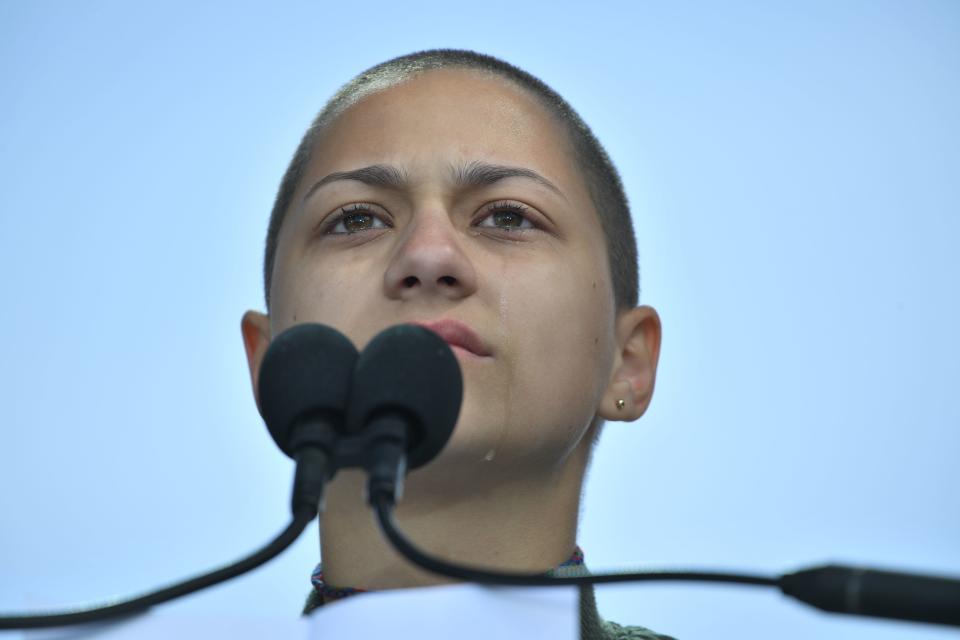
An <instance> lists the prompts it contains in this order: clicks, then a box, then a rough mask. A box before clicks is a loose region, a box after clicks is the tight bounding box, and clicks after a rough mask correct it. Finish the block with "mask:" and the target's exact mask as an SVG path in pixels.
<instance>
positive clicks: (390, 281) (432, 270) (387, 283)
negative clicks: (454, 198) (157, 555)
mask: <svg viewBox="0 0 960 640" xmlns="http://www.w3.org/2000/svg"><path fill="white" fill-rule="evenodd" d="M384 288H385V290H386V294H387V297H389V298H394V299H400V300H409V299H413V298H417V297H420V296H425V297H430V296H437V297H441V298H446V299H448V300H459V299H462V298H465V297H467V296H469V295H471V294H473V293H474V292H475V291H476V290H477V272H476V270H475V269H474V265H473V263H472V262H471V261H470V259H469V257H468V256H467V255H466V253H464V248H463V246H462V245H461V237H460V232H459V231H457V229H456V228H455V227H454V225H453V223H452V222H451V220H450V217H449V216H448V215H447V213H446V212H444V211H433V212H429V213H428V212H423V214H422V215H419V216H416V217H415V218H414V220H413V221H412V222H411V223H410V227H408V228H407V229H406V230H405V233H404V234H403V235H402V236H401V240H400V244H399V245H398V246H397V248H396V252H395V253H394V255H393V257H392V259H391V261H390V265H389V266H388V267H387V271H386V273H385V274H384Z"/></svg>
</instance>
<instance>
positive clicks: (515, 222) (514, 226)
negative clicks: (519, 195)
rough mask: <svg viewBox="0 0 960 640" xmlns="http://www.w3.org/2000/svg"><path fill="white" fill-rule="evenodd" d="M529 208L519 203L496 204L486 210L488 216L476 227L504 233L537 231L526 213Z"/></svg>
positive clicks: (504, 202)
mask: <svg viewBox="0 0 960 640" xmlns="http://www.w3.org/2000/svg"><path fill="white" fill-rule="evenodd" d="M526 210H527V206H526V205H524V204H520V203H519V202H510V201H503V202H494V203H492V204H490V205H488V206H486V207H485V208H484V211H485V213H486V215H485V216H484V217H483V218H482V219H481V220H480V222H478V223H477V225H476V226H478V227H481V228H487V229H501V230H503V231H522V230H524V229H536V227H535V226H534V224H533V223H532V222H531V221H530V218H529V217H527V215H526V214H525V213H524V212H525V211H526Z"/></svg>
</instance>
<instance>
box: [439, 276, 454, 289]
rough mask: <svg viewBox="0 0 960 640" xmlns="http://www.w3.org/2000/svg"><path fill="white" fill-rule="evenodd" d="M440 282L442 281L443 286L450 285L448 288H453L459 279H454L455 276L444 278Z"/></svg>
mask: <svg viewBox="0 0 960 640" xmlns="http://www.w3.org/2000/svg"><path fill="white" fill-rule="evenodd" d="M439 281H440V282H441V283H442V284H445V285H448V286H451V287H452V286H453V285H455V284H457V279H456V278H454V277H453V276H443V277H441V278H440V280H439Z"/></svg>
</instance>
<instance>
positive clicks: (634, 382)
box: [597, 306, 661, 422]
mask: <svg viewBox="0 0 960 640" xmlns="http://www.w3.org/2000/svg"><path fill="white" fill-rule="evenodd" d="M660 331H661V328H660V316H658V315H657V312H656V310H655V309H654V308H653V307H648V306H641V307H637V308H635V309H630V310H629V311H625V312H622V313H621V314H620V316H619V317H618V318H617V326H616V333H617V345H618V348H619V350H618V352H617V355H616V358H615V361H614V364H613V373H612V374H611V377H610V382H609V384H608V385H607V390H606V392H605V393H604V395H603V400H601V402H600V407H599V409H598V410H597V414H598V415H600V417H602V418H603V419H605V420H619V421H623V422H629V421H632V420H636V419H637V418H639V417H640V416H642V415H643V414H644V412H646V410H647V407H648V406H650V399H651V398H652V397H653V385H654V382H655V381H656V378H657V361H658V360H659V358H660ZM620 405H622V406H620Z"/></svg>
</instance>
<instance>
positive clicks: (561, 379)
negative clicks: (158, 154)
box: [242, 50, 660, 638]
mask: <svg viewBox="0 0 960 640" xmlns="http://www.w3.org/2000/svg"><path fill="white" fill-rule="evenodd" d="M264 278H265V288H266V298H267V309H268V313H267V314H261V313H257V312H253V311H250V312H247V313H246V315H244V318H243V323H242V328H243V339H244V343H245V346H246V351H247V357H248V361H249V364H250V373H251V377H252V380H253V381H254V388H255V389H256V384H255V382H256V380H257V375H258V371H259V366H260V362H261V360H262V358H263V355H264V353H265V352H266V349H267V346H268V345H269V343H270V340H271V337H272V336H274V335H276V334H278V333H279V332H281V331H283V330H284V329H286V328H288V327H290V326H292V325H294V324H297V323H302V322H319V323H323V324H327V325H330V326H333V327H336V328H337V329H339V330H340V331H342V332H344V333H345V334H346V335H347V336H349V337H350V338H351V339H352V340H353V342H354V343H355V344H356V345H357V347H358V348H360V349H362V348H363V347H364V346H365V345H366V343H367V342H368V341H369V340H370V339H371V338H372V337H373V336H374V335H376V334H377V333H378V332H379V331H381V330H382V329H384V328H386V327H388V326H391V325H395V324H398V323H409V322H416V323H421V324H424V325H425V326H428V327H429V328H432V329H434V330H435V331H437V332H438V333H440V335H441V336H443V337H444V338H445V339H447V341H448V342H449V343H450V344H452V345H454V351H455V353H456V356H457V358H458V360H459V363H460V366H461V369H462V371H463V377H464V400H463V406H462V409H461V413H460V418H459V421H458V423H457V426H456V429H455V431H454V434H453V437H452V439H451V441H450V442H449V444H448V445H447V447H446V449H445V450H444V451H443V453H442V454H441V455H440V456H439V457H438V458H437V459H436V460H434V461H433V462H432V463H430V464H429V465H427V466H425V467H423V468H422V469H419V470H417V471H415V472H413V473H411V474H410V476H409V478H408V480H407V484H406V489H405V492H404V498H403V501H402V502H401V504H400V505H399V508H398V510H397V514H396V515H397V519H398V521H399V523H400V525H401V526H402V528H403V530H404V531H405V532H406V533H407V534H409V536H410V537H411V538H412V539H413V540H414V541H415V542H416V543H418V544H419V545H420V546H421V547H422V548H424V549H426V550H429V551H430V552H431V553H433V554H436V555H438V556H440V557H442V558H446V559H448V560H451V561H455V562H460V563H468V564H472V565H478V566H484V567H489V568H491V569H505V570H514V571H544V572H545V571H549V570H550V569H552V568H554V567H557V566H558V565H561V564H565V563H570V562H574V563H576V562H578V561H580V560H579V559H580V556H579V554H578V547H577V540H576V538H577V517H578V513H579V509H580V495H581V488H582V485H583V479H584V473H585V470H586V468H587V465H588V462H589V458H590V452H591V447H592V445H593V442H594V441H595V439H596V437H597V435H598V433H599V430H600V428H601V425H602V424H603V422H604V421H632V420H636V419H637V418H639V417H640V416H641V415H642V414H643V413H644V411H645V410H646V408H647V406H648V404H649V402H650V398H651V395H652V393H653V388H654V379H655V375H656V367H657V358H658V354H659V347H660V321H659V318H658V316H657V314H656V312H655V311H654V310H653V309H652V308H650V307H647V306H637V295H638V294H637V290H638V286H637V264H636V248H635V240H634V235H633V228H632V224H631V220H630V212H629V209H628V206H627V202H626V198H625V196H624V194H623V189H622V186H621V183H620V179H619V177H618V175H617V172H616V169H615V168H614V167H613V165H612V163H611V162H610V160H609V159H608V157H607V155H606V153H605V152H604V150H603V148H602V147H601V146H600V144H599V142H597V140H596V139H595V138H594V136H593V134H592V133H591V132H590V130H589V128H588V127H587V126H586V124H584V123H583V121H582V120H581V119H580V118H579V116H577V114H576V113H575V112H574V110H573V109H572V108H571V107H570V106H569V105H568V104H567V103H566V102H565V101H564V100H563V99H562V98H561V97H560V96H559V95H557V94H556V93H555V92H553V91H552V90H551V89H549V88H548V87H547V86H546V85H544V84H543V83H542V82H540V81H539V80H537V79H536V78H534V77H532V76H530V75H529V74H527V73H525V72H523V71H521V70H519V69H517V68H515V67H513V66H511V65H509V64H507V63H505V62H502V61H500V60H497V59H494V58H491V57H488V56H483V55H479V54H476V53H472V52H467V51H454V50H437V51H426V52H421V53H416V54H412V55H409V56H403V57H400V58H396V59H394V60H390V61H388V62H386V63H383V64H381V65H378V66H376V67H374V68H372V69H370V70H368V71H365V72H364V73H361V74H360V75H359V76H357V77H356V78H355V79H354V80H352V81H351V82H350V83H348V84H347V85H346V86H345V87H344V88H343V89H341V90H340V92H338V93H337V95H335V96H334V97H333V98H332V99H331V101H330V102H329V103H328V104H327V106H326V107H325V108H324V110H323V111H322V112H321V113H320V115H319V116H318V117H317V119H316V120H315V122H314V123H313V125H312V126H311V127H310V129H309V130H308V131H307V133H306V135H305V136H304V138H303V141H302V143H301V145H300V147H299V148H298V150H297V152H296V154H295V156H294V158H293V160H292V162H291V165H290V167H289V169H288V170H287V173H286V175H285V176H284V178H283V182H282V184H281V186H280V190H279V193H278V196H277V201H276V204H275V206H274V209H273V214H272V218H271V221H270V226H269V231H268V236H267V247H266V258H265V269H264ZM362 488H363V479H362V478H361V476H360V474H359V473H349V472H341V473H340V474H338V475H337V477H336V478H335V479H334V480H333V482H331V484H330V486H329V487H328V489H327V501H326V509H325V512H324V515H323V518H322V521H321V533H320V543H321V556H322V560H323V567H322V572H319V571H318V572H317V574H316V575H315V590H314V592H313V593H312V594H311V597H310V599H309V601H308V605H307V609H308V610H310V609H312V608H314V607H316V606H319V605H320V604H323V603H325V602H329V601H330V600H333V599H336V598H338V597H343V596H344V595H346V594H350V593H357V592H359V591H366V590H375V589H394V588H403V587H415V586H421V585H430V584H438V583H441V582H444V581H445V580H444V579H443V578H440V577H438V576H436V575H433V574H430V573H427V572H424V571H422V570H420V569H418V568H416V567H414V566H412V565H411V564H409V563H408V562H406V561H405V560H404V559H403V558H402V557H401V556H399V555H398V554H396V553H395V552H394V551H393V550H392V548H391V547H390V546H389V545H388V544H387V543H386V541H385V540H384V539H383V538H382V536H381V534H380V532H379V530H378V528H377V526H376V524H375V522H374V519H373V518H372V516H371V514H370V511H369V508H368V507H367V505H366V504H365V502H364V501H363V499H362V497H361V496H362ZM581 626H582V631H583V635H584V636H585V637H597V638H607V637H614V638H621V637H623V638H626V637H629V638H648V637H650V638H656V637H660V636H656V635H655V634H653V633H651V632H649V631H646V630H645V629H642V628H639V627H620V626H619V625H616V624H613V623H606V622H603V621H601V620H600V619H599V617H598V615H597V612H596V605H595V603H594V599H593V594H592V591H590V590H585V591H584V593H583V597H582V603H581Z"/></svg>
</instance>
